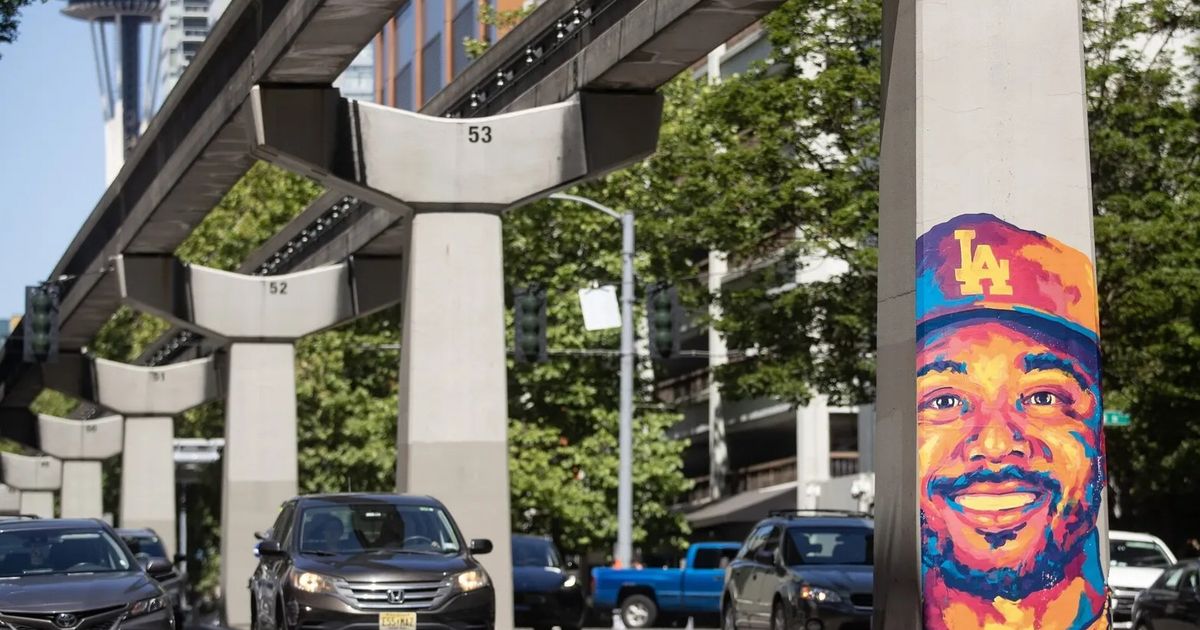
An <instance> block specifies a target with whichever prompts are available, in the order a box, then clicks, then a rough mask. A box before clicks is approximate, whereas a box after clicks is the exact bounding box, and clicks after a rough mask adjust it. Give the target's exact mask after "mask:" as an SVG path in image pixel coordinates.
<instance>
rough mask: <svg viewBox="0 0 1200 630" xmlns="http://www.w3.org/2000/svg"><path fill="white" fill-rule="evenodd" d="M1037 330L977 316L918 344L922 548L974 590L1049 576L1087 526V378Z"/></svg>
mask: <svg viewBox="0 0 1200 630" xmlns="http://www.w3.org/2000/svg"><path fill="white" fill-rule="evenodd" d="M1039 337H1041V338H1045V337H1044V336H1042V335H1040V334H1038V332H1037V331H1035V330H1032V329H1029V330H1026V329H1023V328H1022V327H1020V326H1018V325H1015V324H1012V323H1001V322H999V321H982V322H979V321H977V322H975V323H966V324H961V325H959V326H957V327H950V328H947V329H943V330H942V331H939V332H938V333H937V334H933V335H931V336H930V337H929V338H927V339H926V340H925V341H924V343H923V344H922V345H921V346H920V347H919V348H918V353H917V422H918V433H917V436H918V437H917V440H918V462H917V465H918V469H919V475H920V486H919V488H920V490H921V495H920V507H921V514H922V530H923V531H922V534H923V543H924V553H923V557H924V559H925V563H926V565H927V568H933V567H937V568H938V569H940V570H941V572H942V573H943V577H944V579H945V580H946V581H947V583H948V584H950V585H952V586H958V587H959V588H962V589H963V590H968V591H969V592H975V593H978V594H980V595H988V596H997V595H1001V596H1006V597H1009V598H1014V599H1015V598H1020V597H1024V596H1026V595H1028V594H1029V593H1031V592H1034V591H1036V590H1040V589H1043V588H1047V587H1049V586H1051V585H1053V584H1055V583H1056V582H1057V581H1059V580H1061V579H1062V569H1063V567H1064V566H1065V564H1066V563H1068V562H1069V561H1070V560H1071V559H1072V556H1073V555H1075V554H1076V553H1077V551H1078V548H1079V546H1080V544H1081V542H1082V541H1083V540H1084V539H1085V538H1086V537H1087V535H1088V534H1090V533H1091V532H1092V531H1094V529H1095V520H1096V513H1097V510H1098V508H1099V501H1100V490H1101V487H1102V481H1103V480H1102V475H1101V472H1100V470H1101V468H1100V462H1101V458H1100V456H1099V453H1100V450H1101V436H1100V416H1101V411H1100V404H1099V395H1098V391H1099V390H1098V383H1097V382H1096V381H1097V379H1096V376H1095V375H1094V374H1090V373H1089V372H1088V371H1087V370H1086V369H1085V367H1084V364H1083V363H1081V362H1080V361H1077V360H1076V359H1075V358H1073V357H1072V356H1070V355H1069V354H1068V353H1066V352H1063V351H1061V350H1057V349H1055V347H1053V345H1049V344H1046V343H1041V342H1039V341H1038V338H1039ZM1055 345H1056V344H1055ZM955 582H962V583H963V584H961V585H956V584H955Z"/></svg>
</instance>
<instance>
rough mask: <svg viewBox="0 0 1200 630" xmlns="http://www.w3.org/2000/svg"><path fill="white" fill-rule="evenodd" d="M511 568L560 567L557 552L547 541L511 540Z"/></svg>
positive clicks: (531, 539)
mask: <svg viewBox="0 0 1200 630" xmlns="http://www.w3.org/2000/svg"><path fill="white" fill-rule="evenodd" d="M512 554H513V566H517V567H557V568H561V567H562V560H560V559H559V557H558V551H557V550H556V549H555V548H554V545H553V544H551V543H550V541H549V540H541V539H538V538H514V539H513V549H512Z"/></svg>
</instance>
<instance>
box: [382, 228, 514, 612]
mask: <svg viewBox="0 0 1200 630" xmlns="http://www.w3.org/2000/svg"><path fill="white" fill-rule="evenodd" d="M410 252H411V255H412V258H411V262H410V263H409V270H408V295H407V296H406V300H405V303H406V305H407V308H405V309H404V333H403V339H404V351H403V352H402V353H401V355H400V357H401V358H400V405H399V407H400V415H399V422H398V426H397V430H398V436H397V441H396V446H397V464H396V488H397V489H398V490H399V491H400V492H405V493H411V494H429V495H432V496H435V497H438V498H439V499H441V500H442V501H443V502H444V503H445V504H446V507H447V508H449V509H450V512H451V513H452V514H454V517H455V519H457V520H458V522H459V525H460V527H462V529H463V533H464V535H465V536H466V537H467V538H487V539H489V540H491V541H492V543H493V544H494V545H495V548H494V550H493V551H492V553H491V554H489V555H487V556H484V557H482V558H481V560H482V562H483V564H484V566H485V567H486V568H487V570H488V574H489V575H490V576H491V578H492V582H493V583H494V584H495V586H496V592H497V601H496V607H497V617H498V618H499V617H500V616H501V615H502V614H505V613H502V612H501V611H506V612H507V614H511V606H512V602H511V600H508V601H502V600H501V599H500V595H499V594H500V593H511V592H512V590H511V588H512V560H511V558H512V554H511V546H510V538H511V536H510V529H509V522H508V518H507V516H508V514H509V492H508V435H507V431H508V422H507V418H508V399H507V381H506V377H505V364H506V353H507V351H506V348H505V337H504V318H503V312H504V277H503V266H502V265H503V261H502V253H503V252H502V247H501V240H500V217H498V216H496V215H494V214H468V213H463V214H419V215H417V216H416V217H415V218H414V219H413V223H412V245H411V249H410ZM441 287H455V290H453V291H443V290H441V289H440V288H441ZM497 313H499V314H501V315H500V316H499V317H497ZM467 357H469V360H464V358H467ZM448 374H453V375H454V378H446V375H448ZM463 392H470V393H471V395H470V396H464V395H463ZM468 419H469V420H468Z"/></svg>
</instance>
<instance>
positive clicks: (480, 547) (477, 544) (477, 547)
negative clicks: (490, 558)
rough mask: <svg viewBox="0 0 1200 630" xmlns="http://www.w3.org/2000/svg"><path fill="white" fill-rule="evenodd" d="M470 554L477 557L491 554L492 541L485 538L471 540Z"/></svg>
mask: <svg viewBox="0 0 1200 630" xmlns="http://www.w3.org/2000/svg"><path fill="white" fill-rule="evenodd" d="M471 553H472V554H474V555H477V556H482V555H484V554H489V553H492V541H490V540H488V539H486V538H474V539H472V540H471Z"/></svg>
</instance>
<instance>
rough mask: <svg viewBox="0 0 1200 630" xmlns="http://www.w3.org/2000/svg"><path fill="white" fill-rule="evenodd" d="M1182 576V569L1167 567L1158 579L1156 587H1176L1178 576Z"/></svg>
mask: <svg viewBox="0 0 1200 630" xmlns="http://www.w3.org/2000/svg"><path fill="white" fill-rule="evenodd" d="M1182 577H1183V569H1168V570H1167V572H1166V573H1164V574H1163V576H1162V577H1161V578H1159V579H1158V585H1157V586H1158V588H1171V589H1173V588H1177V587H1178V586H1179V581H1180V578H1182Z"/></svg>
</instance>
